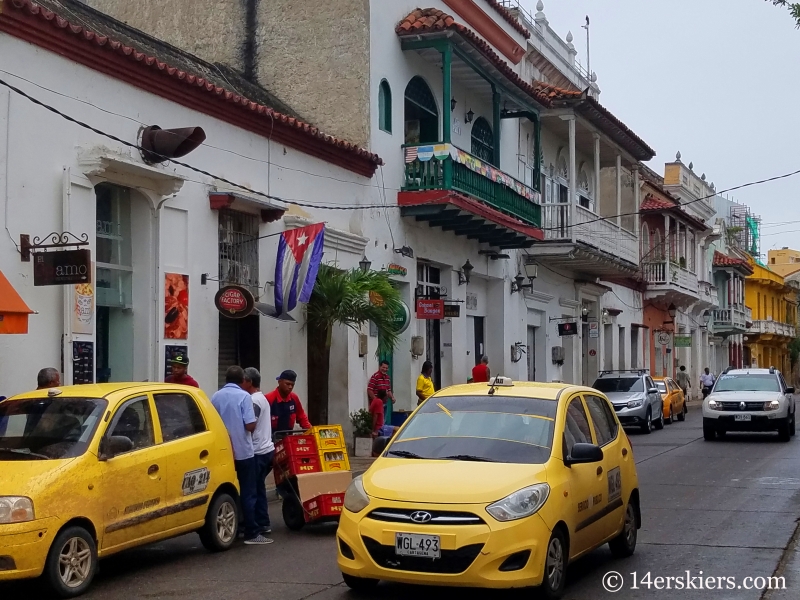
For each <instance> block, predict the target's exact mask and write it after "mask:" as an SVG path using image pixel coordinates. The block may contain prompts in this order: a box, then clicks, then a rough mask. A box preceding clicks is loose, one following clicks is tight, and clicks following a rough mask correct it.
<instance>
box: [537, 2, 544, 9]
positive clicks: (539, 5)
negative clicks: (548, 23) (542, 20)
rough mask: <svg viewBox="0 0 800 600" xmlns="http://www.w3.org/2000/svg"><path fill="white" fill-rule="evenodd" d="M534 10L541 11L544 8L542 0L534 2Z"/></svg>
mask: <svg viewBox="0 0 800 600" xmlns="http://www.w3.org/2000/svg"><path fill="white" fill-rule="evenodd" d="M536 10H538V11H539V12H542V11H543V10H544V2H542V0H539V1H538V2H537V3H536Z"/></svg>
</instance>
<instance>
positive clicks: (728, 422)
mask: <svg viewBox="0 0 800 600" xmlns="http://www.w3.org/2000/svg"><path fill="white" fill-rule="evenodd" d="M793 394H794V388H793V387H789V386H787V385H786V381H785V380H784V378H783V375H781V372H780V371H778V370H776V369H774V368H769V369H730V368H729V369H726V370H725V372H724V373H722V375H720V376H719V379H717V380H716V381H715V382H714V387H713V389H712V390H711V393H710V394H709V395H708V397H707V398H706V399H705V400H703V437H704V438H705V439H706V440H708V441H711V440H714V439H716V438H717V437H718V436H719V437H722V436H724V435H725V434H726V433H727V432H728V431H777V432H778V436H779V437H780V439H781V440H783V441H784V442H788V441H789V440H790V439H791V437H792V436H793V435H794V433H795V401H794V396H793Z"/></svg>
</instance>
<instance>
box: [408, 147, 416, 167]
mask: <svg viewBox="0 0 800 600" xmlns="http://www.w3.org/2000/svg"><path fill="white" fill-rule="evenodd" d="M415 160H417V147H416V146H412V147H411V148H406V162H407V163H410V162H414V161H415Z"/></svg>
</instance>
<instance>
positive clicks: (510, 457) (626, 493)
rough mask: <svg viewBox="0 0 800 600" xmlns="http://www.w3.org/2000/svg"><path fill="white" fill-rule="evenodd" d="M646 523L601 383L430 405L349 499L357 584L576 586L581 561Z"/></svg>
mask: <svg viewBox="0 0 800 600" xmlns="http://www.w3.org/2000/svg"><path fill="white" fill-rule="evenodd" d="M640 526H641V516H640V511H639V483H638V478H637V474H636V466H635V464H634V460H633V452H632V449H631V445H630V441H629V440H628V437H627V435H626V434H625V432H624V431H623V429H622V427H621V426H620V424H619V421H618V420H617V417H616V415H615V413H614V409H613V407H612V406H611V404H610V403H609V401H608V399H607V398H606V397H605V396H604V395H603V394H601V393H600V392H598V391H596V390H593V389H591V388H586V387H579V386H573V385H564V384H550V383H528V382H524V383H523V382H517V383H514V382H512V381H511V380H509V379H507V378H503V377H497V378H495V379H493V380H492V382H490V383H487V384H471V385H459V386H454V387H450V388H447V389H444V390H442V391H440V392H438V393H436V394H435V395H434V396H432V397H431V398H429V399H428V400H426V401H425V402H424V403H423V404H422V405H421V406H420V407H418V408H417V410H416V411H415V412H414V414H413V415H412V416H411V417H410V418H409V419H408V421H407V422H406V423H405V424H404V426H403V427H402V428H401V429H400V431H398V432H397V433H396V434H395V436H394V438H393V439H392V440H391V442H389V444H388V446H387V447H386V449H385V450H384V451H383V452H382V453H381V456H380V457H379V458H378V459H377V460H376V461H375V463H374V464H373V465H372V466H371V467H370V469H369V470H368V471H367V472H366V473H365V474H364V475H362V476H360V477H357V478H356V479H354V480H353V483H352V484H351V485H350V487H349V488H348V490H347V492H346V494H345V500H344V511H343V512H342V516H341V520H340V522H339V529H338V532H337V538H338V539H337V542H338V543H337V545H338V565H339V568H340V570H341V571H342V574H343V578H344V581H345V583H346V584H347V585H348V586H350V587H351V588H353V589H361V590H365V589H369V588H372V587H374V586H375V585H377V583H378V582H379V581H380V580H388V581H397V582H403V583H417V584H425V585H444V586H469V587H485V588H515V587H527V586H541V589H542V590H543V592H544V594H545V596H546V597H548V598H558V597H560V596H561V595H562V593H563V590H564V583H565V575H566V569H567V565H568V564H569V563H570V562H571V561H574V560H575V559H577V558H578V557H580V556H582V555H584V554H586V553H588V552H591V551H592V550H594V549H595V548H597V547H599V546H601V545H603V544H606V543H608V544H609V547H610V549H611V551H612V553H613V554H614V555H615V556H619V557H625V556H630V555H631V554H633V552H634V550H635V548H636V538H637V530H638V529H639V527H640Z"/></svg>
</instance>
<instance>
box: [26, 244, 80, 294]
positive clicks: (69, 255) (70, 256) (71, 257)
mask: <svg viewBox="0 0 800 600" xmlns="http://www.w3.org/2000/svg"><path fill="white" fill-rule="evenodd" d="M91 281H92V253H91V251H90V250H86V249H84V250H57V251H55V252H36V253H34V254H33V285H34V286H41V285H74V284H80V283H91Z"/></svg>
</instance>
